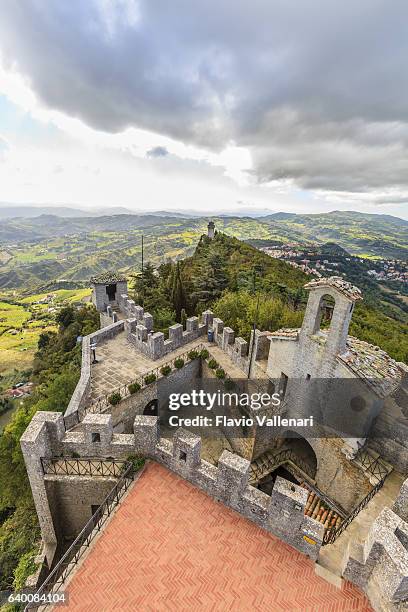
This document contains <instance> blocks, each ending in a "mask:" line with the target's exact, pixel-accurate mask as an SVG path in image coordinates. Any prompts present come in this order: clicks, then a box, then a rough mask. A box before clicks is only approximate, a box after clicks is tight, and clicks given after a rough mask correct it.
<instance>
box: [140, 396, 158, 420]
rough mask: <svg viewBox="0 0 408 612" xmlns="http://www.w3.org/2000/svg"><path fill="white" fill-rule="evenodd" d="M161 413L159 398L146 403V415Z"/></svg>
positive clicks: (144, 411)
mask: <svg viewBox="0 0 408 612" xmlns="http://www.w3.org/2000/svg"><path fill="white" fill-rule="evenodd" d="M158 413H159V401H158V400H157V399H154V400H151V401H150V402H149V403H148V404H146V406H145V408H144V410H143V414H144V415H146V416H157V415H158Z"/></svg>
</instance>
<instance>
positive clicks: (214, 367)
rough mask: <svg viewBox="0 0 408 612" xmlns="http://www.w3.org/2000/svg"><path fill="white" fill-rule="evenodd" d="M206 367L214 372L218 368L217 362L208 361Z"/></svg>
mask: <svg viewBox="0 0 408 612" xmlns="http://www.w3.org/2000/svg"><path fill="white" fill-rule="evenodd" d="M208 366H209V367H210V368H211V369H212V370H215V369H217V368H218V362H217V361H215V359H210V361H209V362H208Z"/></svg>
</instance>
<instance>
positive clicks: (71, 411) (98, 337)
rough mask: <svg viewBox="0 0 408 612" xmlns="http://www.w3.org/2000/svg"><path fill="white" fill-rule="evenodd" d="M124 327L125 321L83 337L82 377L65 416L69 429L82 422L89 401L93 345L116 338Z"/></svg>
mask: <svg viewBox="0 0 408 612" xmlns="http://www.w3.org/2000/svg"><path fill="white" fill-rule="evenodd" d="M124 327H125V322H124V321H117V322H116V323H112V324H111V325H108V326H106V327H103V328H102V329H99V330H98V331H96V332H94V333H92V334H89V335H88V336H84V337H83V339H82V360H81V375H80V378H79V381H78V383H77V386H76V387H75V390H74V393H73V394H72V397H71V399H70V402H69V404H68V407H67V409H66V411H65V415H64V416H65V418H66V419H67V423H68V427H72V426H73V425H75V424H76V423H77V422H78V421H80V420H81V418H82V416H83V412H84V408H85V406H86V403H87V400H88V396H89V391H90V387H91V359H92V350H91V345H92V344H96V345H98V343H99V342H102V341H105V340H109V339H111V338H114V337H115V336H116V335H117V334H119V333H120V332H122V331H123V330H124Z"/></svg>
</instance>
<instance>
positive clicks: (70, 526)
mask: <svg viewBox="0 0 408 612" xmlns="http://www.w3.org/2000/svg"><path fill="white" fill-rule="evenodd" d="M44 481H45V487H46V491H47V497H48V499H49V500H50V502H51V503H52V504H53V506H52V515H53V519H54V524H55V528H56V530H57V533H58V541H61V540H62V539H65V540H67V539H68V540H73V539H74V538H75V537H76V536H77V535H78V533H79V532H80V531H81V529H82V528H83V527H84V526H85V525H86V523H87V522H88V521H89V519H90V518H91V517H92V514H93V512H92V506H94V507H95V506H100V505H101V503H102V502H103V500H104V499H105V497H106V496H107V495H108V493H109V492H110V491H111V490H112V489H113V487H114V486H115V484H116V479H115V478H107V477H101V476H98V477H95V476H50V475H46V476H45V477H44Z"/></svg>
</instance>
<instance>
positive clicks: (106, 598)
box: [64, 463, 371, 612]
mask: <svg viewBox="0 0 408 612" xmlns="http://www.w3.org/2000/svg"><path fill="white" fill-rule="evenodd" d="M65 590H66V591H67V592H68V594H69V604H68V606H67V607H64V610H68V611H69V612H84V611H85V610H86V612H93V611H94V612H109V611H115V612H122V611H123V612H125V611H126V612H136V611H137V612H148V611H149V612H161V611H163V612H164V611H166V612H168V611H169V610H174V611H175V612H179V611H184V610H200V611H207V610H208V611H210V610H211V611H223V612H225V611H227V610H231V611H232V610H233V611H234V612H235V611H245V612H247V611H248V610H262V611H265V610H270V611H273V612H276V611H279V610H285V611H286V612H288V611H290V612H293V611H295V610H313V611H314V612H319V611H320V612H323V611H324V612H329V611H333V612H334V611H336V612H340V611H341V610H345V611H346V610H347V611H349V610H354V611H355V612H363V611H364V612H366V611H369V610H371V608H370V607H369V604H368V602H367V600H366V598H365V597H364V595H363V594H362V593H361V592H360V591H359V590H358V589H356V588H355V587H354V586H352V585H350V584H349V583H346V584H345V586H344V587H343V589H342V590H338V589H336V588H335V587H334V586H331V585H330V584H328V583H327V582H325V581H324V580H323V579H322V578H319V577H318V576H316V574H315V572H314V567H313V563H312V561H310V560H309V559H308V558H307V557H305V556H304V555H302V554H300V553H298V552H296V551H295V550H294V549H293V548H291V547H290V546H288V545H286V544H284V543H282V542H281V541H280V540H278V539H277V538H275V537H274V536H272V535H270V534H269V533H267V532H266V531H264V530H262V529H261V528H259V527H257V526H256V525H255V524H253V523H251V522H250V521H248V520H246V519H244V518H242V517H241V516H240V515H239V514H237V513H236V512H234V511H232V510H230V509H228V508H226V507H225V506H223V505H222V504H220V503H217V502H215V501H214V500H213V499H211V498H210V497H209V496H207V495H206V494H205V493H203V492H202V491H200V490H199V489H197V488H195V487H194V486H193V485H191V484H189V483H188V482H186V481H184V480H182V479H181V478H179V477H178V476H176V475H175V474H173V473H172V472H170V471H169V470H167V469H166V468H164V467H162V466H160V465H158V464H156V463H150V464H148V465H147V467H146V469H145V471H144V473H143V474H142V476H141V477H140V479H139V481H138V482H137V483H135V485H133V487H132V489H131V491H130V493H129V494H128V495H127V497H126V498H125V499H124V500H123V501H122V503H121V505H120V506H119V508H118V509H117V512H116V514H115V515H114V517H113V518H112V520H111V521H110V522H109V523H108V524H107V525H106V526H105V529H104V531H103V532H102V534H101V536H100V537H99V539H98V540H96V541H95V543H94V545H93V547H92V548H91V549H90V552H89V554H88V556H87V557H86V558H85V559H84V561H83V563H82V565H81V566H80V567H79V568H78V570H77V571H76V572H75V573H74V574H73V575H72V579H71V582H70V583H69V584H68V585H66V586H65Z"/></svg>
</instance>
